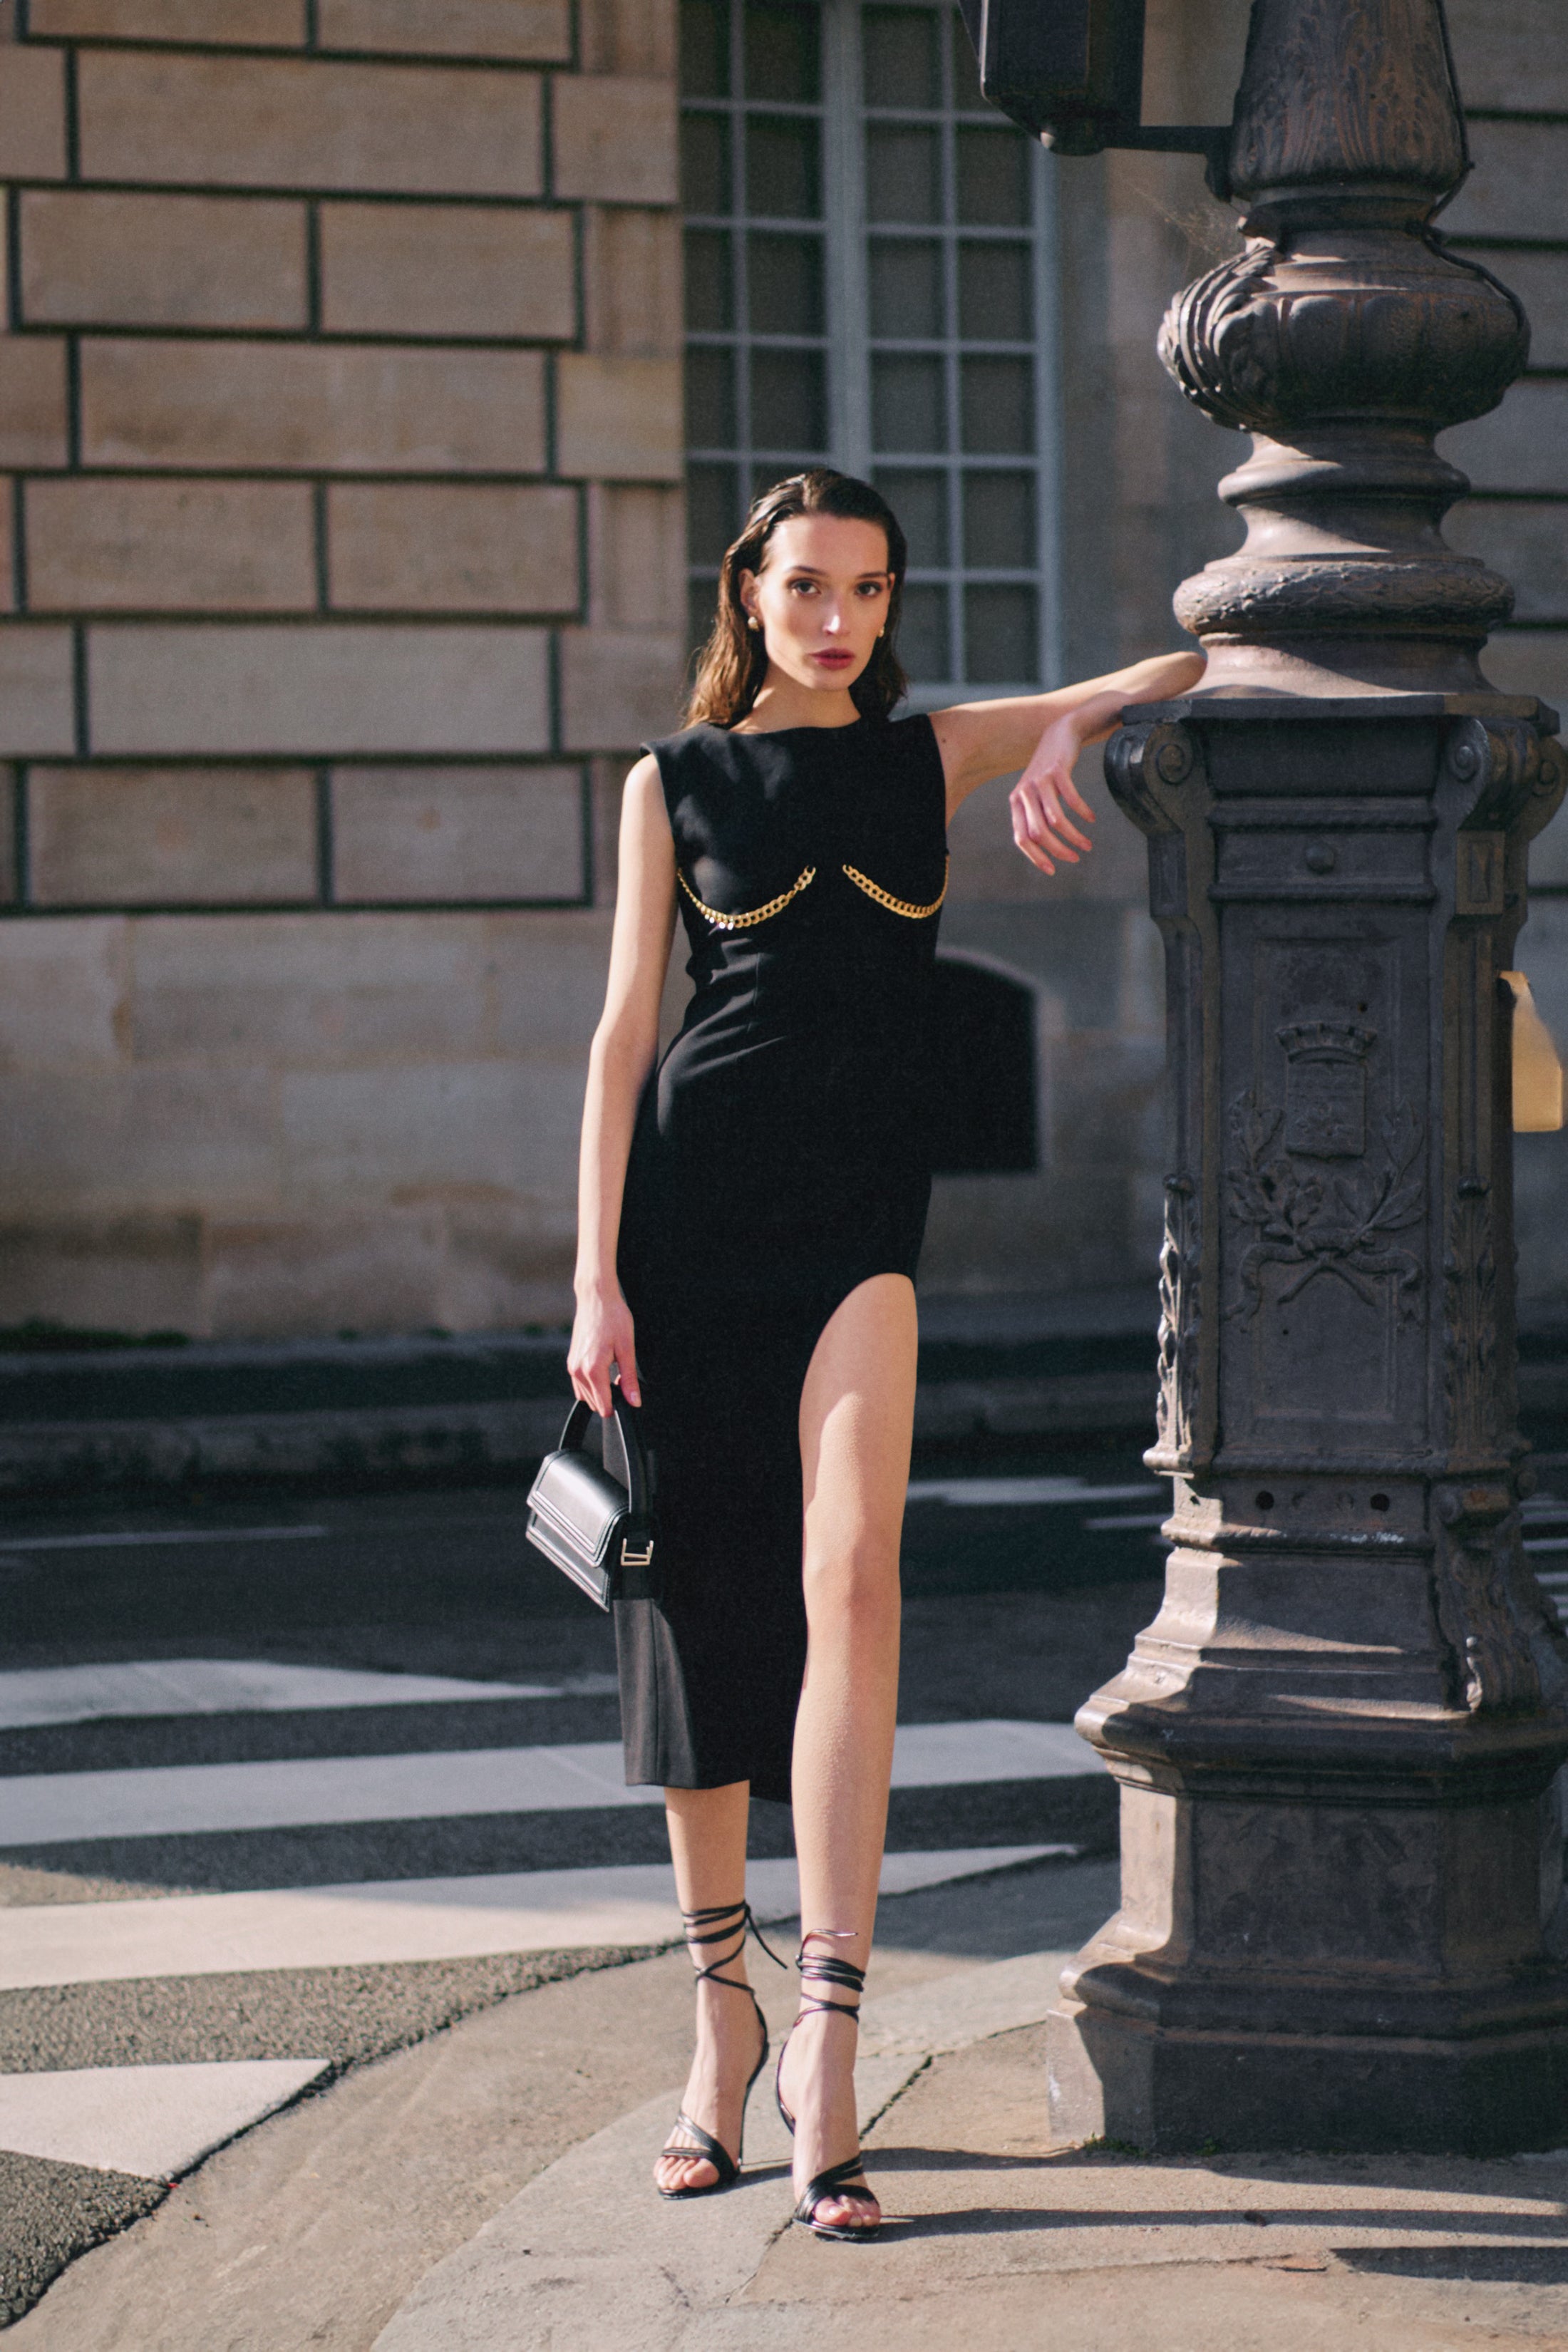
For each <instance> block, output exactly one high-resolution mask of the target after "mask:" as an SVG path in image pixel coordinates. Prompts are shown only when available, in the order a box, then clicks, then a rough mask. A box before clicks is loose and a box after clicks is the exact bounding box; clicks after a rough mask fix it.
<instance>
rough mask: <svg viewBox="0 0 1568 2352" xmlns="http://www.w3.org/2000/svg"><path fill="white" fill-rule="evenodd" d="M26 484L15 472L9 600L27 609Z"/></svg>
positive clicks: (12, 489)
mask: <svg viewBox="0 0 1568 2352" xmlns="http://www.w3.org/2000/svg"><path fill="white" fill-rule="evenodd" d="M26 493H27V484H26V477H25V476H24V475H21V474H17V475H16V476H15V477H14V478H13V480H12V483H11V602H12V604H13V606H14V608H15V610H16V612H18V613H25V612H26V609H27V498H26Z"/></svg>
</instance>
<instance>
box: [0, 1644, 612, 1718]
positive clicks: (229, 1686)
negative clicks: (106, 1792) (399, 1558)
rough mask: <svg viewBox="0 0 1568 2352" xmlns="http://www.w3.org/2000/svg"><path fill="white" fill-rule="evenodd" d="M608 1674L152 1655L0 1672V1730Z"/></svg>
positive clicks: (315, 1704) (381, 1701) (567, 1690)
mask: <svg viewBox="0 0 1568 2352" xmlns="http://www.w3.org/2000/svg"><path fill="white" fill-rule="evenodd" d="M615 1687H616V1682H615V1677H614V1675H579V1676H577V1677H576V1679H575V1680H574V1681H572V1682H569V1683H480V1682H470V1681H459V1680H458V1678H457V1677H456V1676H454V1675H383V1674H374V1673H368V1672H364V1671H363V1670H360V1669H355V1668H349V1667H343V1666H293V1665H274V1664H271V1663H270V1661H268V1660H267V1659H237V1658H156V1659H145V1660H140V1661H136V1662H134V1663H132V1664H129V1665H104V1666H35V1667H32V1668H23V1669H20V1670H14V1671H13V1672H11V1673H8V1674H0V1731H16V1730H22V1729H25V1728H26V1727H28V1726H30V1725H37V1724H45V1723H92V1722H100V1721H102V1720H104V1719H105V1718H107V1717H110V1716H139V1715H238V1714H244V1715H264V1714H279V1713H288V1714H295V1713H300V1714H304V1713H311V1712H314V1711H316V1710H319V1709H322V1708H327V1707H340V1706H422V1705H430V1704H434V1703H435V1702H437V1701H441V1702H444V1703H447V1704H452V1703H455V1702H461V1701H463V1700H468V1699H499V1698H563V1697H566V1696H574V1697H590V1696H604V1695H605V1694H606V1693H608V1692H610V1691H613V1690H614V1689H615Z"/></svg>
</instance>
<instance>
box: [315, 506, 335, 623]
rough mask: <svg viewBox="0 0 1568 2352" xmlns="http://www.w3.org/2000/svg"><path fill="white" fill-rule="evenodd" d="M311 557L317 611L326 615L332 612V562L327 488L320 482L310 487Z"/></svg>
mask: <svg viewBox="0 0 1568 2352" xmlns="http://www.w3.org/2000/svg"><path fill="white" fill-rule="evenodd" d="M310 555H311V561H312V562H313V563H314V566H315V572H316V611H317V613H318V614H322V615H325V614H328V613H329V612H330V611H331V550H330V547H329V544H328V540H327V486H326V484H325V482H320V481H318V482H312V483H311V485H310Z"/></svg>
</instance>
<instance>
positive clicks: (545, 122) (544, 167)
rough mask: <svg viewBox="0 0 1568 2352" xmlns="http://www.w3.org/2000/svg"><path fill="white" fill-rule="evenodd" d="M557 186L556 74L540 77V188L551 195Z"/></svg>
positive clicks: (544, 74)
mask: <svg viewBox="0 0 1568 2352" xmlns="http://www.w3.org/2000/svg"><path fill="white" fill-rule="evenodd" d="M554 188H555V76H554V75H553V74H552V73H542V74H541V75H540V77H539V190H540V194H541V195H542V196H546V197H548V196H550V195H552V194H553V192H554Z"/></svg>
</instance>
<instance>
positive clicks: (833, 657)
mask: <svg viewBox="0 0 1568 2352" xmlns="http://www.w3.org/2000/svg"><path fill="white" fill-rule="evenodd" d="M811 658H812V660H813V661H819V662H822V663H825V664H826V667H828V668H829V669H843V668H844V667H845V666H846V664H847V663H849V662H852V661H853V660H854V658H855V656H854V655H853V654H849V653H844V652H842V651H841V650H838V649H834V650H833V651H830V652H828V653H823V654H813V656H812V657H811Z"/></svg>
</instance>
